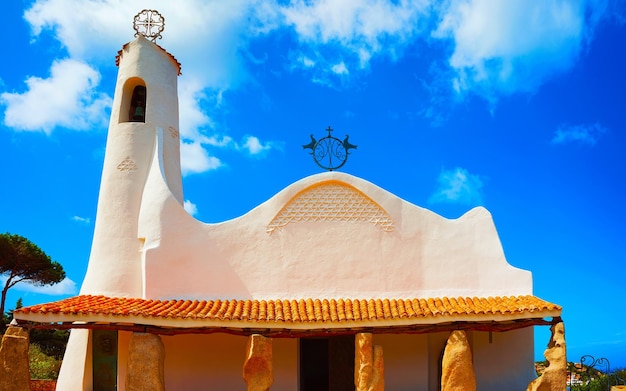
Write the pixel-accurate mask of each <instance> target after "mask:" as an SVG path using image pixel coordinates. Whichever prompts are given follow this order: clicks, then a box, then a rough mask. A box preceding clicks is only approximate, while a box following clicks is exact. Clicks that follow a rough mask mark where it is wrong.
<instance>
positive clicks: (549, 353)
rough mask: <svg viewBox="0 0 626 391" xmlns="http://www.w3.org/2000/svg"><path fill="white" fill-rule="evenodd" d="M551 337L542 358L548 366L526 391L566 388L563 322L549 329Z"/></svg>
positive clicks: (558, 390)
mask: <svg viewBox="0 0 626 391" xmlns="http://www.w3.org/2000/svg"><path fill="white" fill-rule="evenodd" d="M550 331H551V332H552V336H551V337H550V342H549V343H548V348H547V349H546V350H545V352H544V353H543V356H544V357H545V358H546V360H547V361H548V366H547V367H546V370H545V371H544V372H543V375H541V376H539V377H538V378H536V379H535V380H533V381H532V382H531V383H530V384H529V385H528V388H527V389H526V390H527V391H563V390H565V388H566V387H567V356H566V354H565V326H564V324H563V322H559V323H556V324H553V325H552V326H551V327H550Z"/></svg>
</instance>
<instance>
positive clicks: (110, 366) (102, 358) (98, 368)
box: [91, 330, 117, 391]
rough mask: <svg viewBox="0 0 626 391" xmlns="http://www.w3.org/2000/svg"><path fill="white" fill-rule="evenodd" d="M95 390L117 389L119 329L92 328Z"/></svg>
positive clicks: (112, 390) (109, 390) (107, 390)
mask: <svg viewBox="0 0 626 391" xmlns="http://www.w3.org/2000/svg"><path fill="white" fill-rule="evenodd" d="M91 337H92V340H91V341H92V342H91V348H92V353H93V390H94V391H115V390H117V331H115V330H92V331H91Z"/></svg>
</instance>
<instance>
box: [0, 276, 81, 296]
mask: <svg viewBox="0 0 626 391" xmlns="http://www.w3.org/2000/svg"><path fill="white" fill-rule="evenodd" d="M0 281H2V284H3V285H4V283H5V282H6V277H0ZM12 289H15V290H18V291H22V292H32V293H39V294H42V295H50V296H61V295H75V294H76V293H77V292H78V289H77V288H76V283H75V282H74V281H72V280H71V279H69V278H67V277H66V278H65V279H64V280H62V281H61V282H59V283H57V284H54V285H45V286H36V285H32V284H29V283H27V282H24V281H22V282H18V283H17V284H15V286H14V287H13V288H12Z"/></svg>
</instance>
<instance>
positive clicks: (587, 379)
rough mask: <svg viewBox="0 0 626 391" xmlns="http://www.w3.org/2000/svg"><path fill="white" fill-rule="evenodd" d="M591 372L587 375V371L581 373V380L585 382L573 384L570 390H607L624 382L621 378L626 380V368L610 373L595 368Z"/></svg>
mask: <svg viewBox="0 0 626 391" xmlns="http://www.w3.org/2000/svg"><path fill="white" fill-rule="evenodd" d="M590 372H591V373H590V376H588V375H586V373H585V372H583V373H582V374H581V380H582V381H583V382H584V383H585V384H581V385H573V386H571V388H570V391H607V390H610V389H611V386H616V385H619V384H623V383H622V382H621V380H626V378H625V377H624V375H626V369H618V370H616V371H613V372H612V373H611V374H610V375H606V374H603V373H602V372H600V371H594V370H591V371H590ZM620 379H621V380H620Z"/></svg>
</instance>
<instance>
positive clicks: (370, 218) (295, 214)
mask: <svg viewBox="0 0 626 391" xmlns="http://www.w3.org/2000/svg"><path fill="white" fill-rule="evenodd" d="M303 221H343V222H366V223H370V224H373V225H375V226H376V227H378V228H379V229H381V230H383V231H385V232H391V231H393V220H392V219H391V216H389V214H388V213H387V212H386V211H385V210H384V209H383V208H381V207H380V205H378V204H377V203H376V202H374V201H373V200H372V199H371V198H369V197H367V196H366V195H365V194H363V193H361V192H360V191H358V190H357V189H355V188H354V187H352V186H349V185H346V184H343V183H336V182H327V183H322V184H320V185H317V186H313V187H310V188H308V189H306V190H304V191H302V192H301V193H299V194H297V195H296V196H295V197H293V198H292V199H291V200H290V201H289V202H288V203H287V205H285V206H284V207H283V209H282V210H281V211H280V212H278V214H277V215H276V217H274V219H273V220H272V221H271V222H270V224H269V225H268V226H267V232H268V233H270V234H271V233H272V232H274V231H275V230H277V229H280V228H282V227H284V226H286V225H287V224H290V223H297V222H303Z"/></svg>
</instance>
